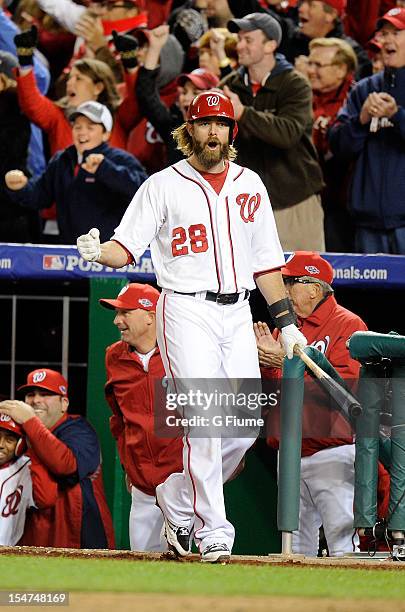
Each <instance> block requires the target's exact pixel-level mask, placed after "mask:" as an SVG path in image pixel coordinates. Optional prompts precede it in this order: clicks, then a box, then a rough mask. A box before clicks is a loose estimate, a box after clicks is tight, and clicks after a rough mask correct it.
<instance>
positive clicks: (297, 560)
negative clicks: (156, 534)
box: [0, 546, 405, 612]
mask: <svg viewBox="0 0 405 612" xmlns="http://www.w3.org/2000/svg"><path fill="white" fill-rule="evenodd" d="M1 555H23V556H36V557H37V556H40V557H70V558H77V559H88V558H89V557H90V558H92V559H127V560H129V559H131V560H133V561H152V560H153V561H161V562H162V563H167V561H170V562H172V563H179V562H181V563H199V562H200V557H199V555H194V554H193V555H190V556H189V557H187V558H186V559H183V560H181V561H179V560H173V556H171V555H170V553H164V554H162V553H149V552H135V551H130V550H90V549H75V548H44V547H34V546H1V547H0V557H1ZM231 563H232V564H234V563H236V564H240V565H283V566H295V567H297V566H301V567H311V566H312V567H313V566H316V567H340V568H350V569H363V570H364V569H380V570H393V569H395V570H398V569H399V570H405V562H401V561H393V560H392V559H391V558H389V557H388V555H387V554H382V555H381V558H380V557H378V555H376V557H374V558H370V557H369V556H367V555H365V554H362V555H361V556H357V557H354V556H353V557H351V556H345V557H339V558H337V557H335V558H331V557H326V558H311V557H305V556H304V555H281V554H274V555H273V554H271V555H267V556H263V557H257V556H249V555H243V556H242V555H233V556H232V558H231ZM404 612H405V610H404Z"/></svg>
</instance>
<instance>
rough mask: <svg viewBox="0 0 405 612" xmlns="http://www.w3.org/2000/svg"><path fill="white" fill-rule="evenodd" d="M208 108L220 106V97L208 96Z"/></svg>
mask: <svg viewBox="0 0 405 612" xmlns="http://www.w3.org/2000/svg"><path fill="white" fill-rule="evenodd" d="M207 104H208V106H217V104H219V96H207Z"/></svg>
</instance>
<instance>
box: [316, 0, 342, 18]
mask: <svg viewBox="0 0 405 612" xmlns="http://www.w3.org/2000/svg"><path fill="white" fill-rule="evenodd" d="M322 2H323V3H324V4H327V5H328V6H331V7H332V8H334V9H335V10H336V11H337V14H338V15H339V17H342V15H343V13H344V12H345V10H346V4H347V0H322Z"/></svg>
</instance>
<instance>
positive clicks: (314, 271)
mask: <svg viewBox="0 0 405 612" xmlns="http://www.w3.org/2000/svg"><path fill="white" fill-rule="evenodd" d="M281 274H282V275H283V276H312V277H313V278H314V279H317V280H322V281H324V282H325V283H328V285H330V284H331V283H332V281H333V268H332V266H331V265H330V263H329V262H328V261H326V259H324V258H323V257H321V256H320V255H319V253H316V252H315V251H295V253H293V254H292V255H291V257H290V258H289V259H288V260H287V262H286V264H285V266H283V267H282V268H281Z"/></svg>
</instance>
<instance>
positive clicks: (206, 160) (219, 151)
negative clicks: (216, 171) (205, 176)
mask: <svg viewBox="0 0 405 612" xmlns="http://www.w3.org/2000/svg"><path fill="white" fill-rule="evenodd" d="M209 142H216V143H218V144H219V145H220V146H219V147H217V148H216V149H213V150H212V149H210V148H209V146H208V143H209ZM193 153H194V155H195V156H196V158H197V159H198V161H199V162H200V164H201V165H202V166H204V168H206V169H207V170H211V168H213V167H214V166H216V165H217V164H219V162H220V161H221V160H223V159H228V157H229V144H228V143H225V144H222V145H221V142H220V141H219V140H218V138H208V140H206V141H205V142H204V143H202V142H200V141H198V140H196V139H195V138H194V137H193Z"/></svg>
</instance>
